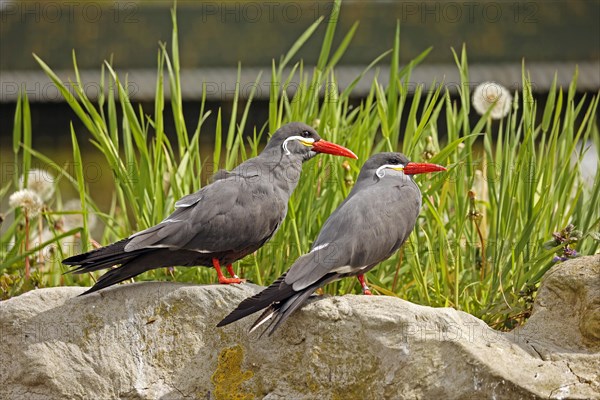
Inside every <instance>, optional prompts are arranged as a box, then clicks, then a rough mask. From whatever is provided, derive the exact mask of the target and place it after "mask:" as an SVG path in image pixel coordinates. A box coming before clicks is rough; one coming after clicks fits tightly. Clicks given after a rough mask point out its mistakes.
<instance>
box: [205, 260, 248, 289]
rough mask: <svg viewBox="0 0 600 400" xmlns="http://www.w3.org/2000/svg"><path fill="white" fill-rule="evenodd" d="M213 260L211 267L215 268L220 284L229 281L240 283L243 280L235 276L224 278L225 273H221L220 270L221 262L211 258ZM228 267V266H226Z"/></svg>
mask: <svg viewBox="0 0 600 400" xmlns="http://www.w3.org/2000/svg"><path fill="white" fill-rule="evenodd" d="M212 262H213V267H215V269H216V270H217V276H218V277H219V283H222V284H225V285H227V284H230V283H242V282H243V280H242V279H240V278H237V277H234V278H225V275H223V272H222V271H221V264H219V260H217V259H216V258H213V259H212ZM227 269H229V266H228V268H227ZM232 270H233V268H232Z"/></svg>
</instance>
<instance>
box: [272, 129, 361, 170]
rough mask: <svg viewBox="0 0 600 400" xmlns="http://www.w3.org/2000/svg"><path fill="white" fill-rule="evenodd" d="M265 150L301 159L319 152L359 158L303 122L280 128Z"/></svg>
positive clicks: (306, 158) (303, 159)
mask: <svg viewBox="0 0 600 400" xmlns="http://www.w3.org/2000/svg"><path fill="white" fill-rule="evenodd" d="M265 151H269V152H277V153H280V154H281V155H282V157H291V158H296V159H299V160H301V161H306V160H309V159H311V158H312V157H314V156H316V155H317V154H319V153H327V154H333V155H336V156H344V157H350V158H357V157H356V155H355V154H354V153H353V152H352V151H350V150H348V149H346V148H345V147H342V146H339V145H337V144H334V143H330V142H327V141H326V140H323V139H321V136H319V134H318V133H317V131H316V130H315V129H314V128H312V127H311V126H308V125H306V124H304V123H302V122H291V123H289V124H286V125H284V126H282V127H281V128H279V129H278V130H277V131H276V132H275V133H273V135H272V136H271V139H269V143H267V147H265Z"/></svg>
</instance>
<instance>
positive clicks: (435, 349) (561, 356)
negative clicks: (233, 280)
mask: <svg viewBox="0 0 600 400" xmlns="http://www.w3.org/2000/svg"><path fill="white" fill-rule="evenodd" d="M599 269H600V256H596V257H585V258H580V259H577V260H573V261H569V262H565V263H562V264H560V265H557V266H555V267H554V268H553V269H552V270H550V271H549V272H548V274H547V276H546V277H545V279H544V283H543V286H542V287H541V289H540V291H539V295H538V298H537V302H536V305H535V309H534V314H533V315H532V317H531V319H530V321H529V322H528V323H527V324H526V325H525V326H524V327H522V328H521V329H518V330H515V331H514V332H511V333H499V332H496V331H494V330H492V329H490V328H489V327H488V326H487V325H486V324H485V323H483V322H482V321H480V320H478V319H477V318H475V317H473V316H471V315H468V314H466V313H463V312H460V311H456V310H453V309H448V308H437V309H435V308H430V307H423V306H418V305H414V304H411V303H409V302H406V301H403V300H400V299H397V298H392V297H385V296H352V295H349V296H343V297H327V298H321V299H318V300H315V301H312V302H311V303H310V304H309V305H307V306H306V307H304V308H303V309H302V310H300V311H299V312H298V313H297V314H296V315H295V316H294V317H292V318H290V320H289V321H288V322H287V323H285V324H284V325H283V326H282V328H280V330H278V331H277V332H276V333H275V334H274V335H273V336H272V337H265V338H262V339H259V338H258V336H257V335H256V334H250V335H248V334H247V329H248V327H249V325H250V323H251V322H252V321H253V318H247V320H243V321H241V322H239V323H235V324H232V325H229V326H227V327H225V328H223V329H218V328H215V325H216V323H217V322H218V321H219V320H220V319H221V318H223V317H224V316H225V315H226V314H227V313H228V312H229V311H230V310H231V309H233V308H234V307H235V305H236V304H237V303H238V302H239V301H241V300H242V299H244V298H245V297H247V296H250V295H252V294H254V293H256V292H257V291H258V290H259V289H260V288H259V287H257V286H254V285H249V284H244V285H236V286H217V285H209V286H199V285H188V284H177V283H139V284H128V285H122V286H118V287H115V288H111V289H108V290H105V291H104V292H101V293H100V294H94V295H91V296H86V297H76V296H77V295H78V294H80V293H82V292H83V291H84V290H85V289H84V288H76V287H63V288H53V289H42V290H36V291H32V292H29V293H26V294H24V295H22V296H19V297H16V298H13V299H10V300H7V301H4V302H2V303H0V357H1V363H0V382H2V385H0V398H2V399H27V400H31V399H67V398H68V399H116V398H121V399H186V398H187V399H194V398H198V399H253V398H266V399H314V398H317V397H318V398H320V399H361V398H370V399H384V398H389V399H487V398H494V399H537V398H546V399H547V398H551V399H567V398H569V399H589V398H596V399H597V398H600V385H599V382H600V372H599V371H600V354H599V353H598V351H599V349H600V339H599V330H598V323H599V313H600V311H599V309H600V307H599V304H600V293H599V292H598V291H599V290H600V282H599V279H600V274H599V272H600V271H599Z"/></svg>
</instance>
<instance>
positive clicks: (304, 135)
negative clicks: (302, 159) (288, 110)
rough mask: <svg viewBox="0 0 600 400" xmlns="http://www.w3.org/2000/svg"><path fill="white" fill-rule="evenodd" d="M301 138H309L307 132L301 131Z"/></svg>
mask: <svg viewBox="0 0 600 400" xmlns="http://www.w3.org/2000/svg"><path fill="white" fill-rule="evenodd" d="M302 137H305V138H307V137H310V132H309V131H302Z"/></svg>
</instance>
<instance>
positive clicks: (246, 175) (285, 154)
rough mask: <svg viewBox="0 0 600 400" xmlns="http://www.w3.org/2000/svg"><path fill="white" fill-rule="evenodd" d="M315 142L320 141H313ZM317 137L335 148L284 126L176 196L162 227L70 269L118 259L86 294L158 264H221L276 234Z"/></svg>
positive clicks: (85, 257)
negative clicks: (253, 153)
mask: <svg viewBox="0 0 600 400" xmlns="http://www.w3.org/2000/svg"><path fill="white" fill-rule="evenodd" d="M298 138H303V139H302V140H307V141H309V142H308V144H306V143H305V142H302V140H297V139H298ZM310 141H312V142H314V143H315V145H314V146H310V143H312V142H310ZM317 142H320V143H326V144H327V145H328V146H335V145H332V144H330V143H328V142H326V141H324V140H321V138H320V137H319V135H318V134H317V132H316V131H315V130H314V129H313V128H311V127H309V126H308V125H305V124H302V123H290V124H287V125H285V126H283V127H281V128H280V129H279V130H277V131H276V132H275V133H274V134H273V135H272V137H271V139H270V140H269V142H268V143H267V146H266V147H265V149H264V150H263V151H262V152H261V153H260V154H259V155H258V156H257V157H255V158H252V159H249V160H247V161H245V162H243V163H242V164H240V165H238V166H237V167H236V168H235V169H233V170H232V171H221V172H219V173H217V175H216V176H215V179H214V181H213V182H212V183H211V184H209V185H207V186H205V187H203V188H202V189H200V190H199V191H197V192H196V193H193V194H190V195H188V196H185V197H183V198H182V199H180V200H179V201H177V202H176V203H175V211H174V212H173V213H172V214H171V215H169V216H168V217H167V218H166V219H165V220H163V221H162V222H161V223H159V224H158V225H155V226H153V227H150V228H148V229H146V230H143V231H141V232H138V233H135V234H133V235H131V236H130V237H128V238H127V239H124V240H121V241H119V242H116V243H114V244H112V245H109V246H106V247H103V248H100V249H97V250H94V251H91V252H88V253H85V254H80V255H77V256H73V257H69V258H67V259H65V260H64V261H63V263H64V264H67V265H79V267H77V268H75V269H74V270H72V271H70V272H74V273H78V274H80V273H85V272H91V271H96V270H99V269H104V268H109V267H111V266H113V265H116V264H121V266H120V267H118V268H115V269H112V270H110V271H108V272H107V273H106V274H104V275H103V276H102V277H101V278H100V279H99V280H98V282H97V283H96V284H95V285H94V286H93V287H92V288H91V289H90V290H88V291H87V292H85V293H84V294H87V293H92V292H95V291H97V290H99V289H102V288H105V287H107V286H110V285H113V284H115V283H118V282H121V281H123V280H125V279H129V278H132V277H134V276H136V275H138V274H141V273H142V272H145V271H148V270H151V269H154V268H160V267H167V266H175V265H177V266H196V265H203V266H212V265H213V263H212V260H213V258H214V259H217V260H218V261H219V263H220V264H221V265H227V264H231V263H233V262H235V261H237V260H239V259H241V258H243V257H245V256H246V255H248V254H250V253H252V252H254V251H256V250H257V249H259V248H260V247H261V246H262V245H263V244H264V243H265V242H266V241H268V240H269V239H270V238H271V237H272V236H273V235H274V234H275V232H276V231H277V229H278V227H279V225H280V224H281V222H282V221H283V219H284V218H285V215H286V212H287V204H288V200H289V198H290V196H291V194H292V192H293V191H294V189H295V187H296V185H297V183H298V179H299V177H300V173H301V170H302V163H303V162H304V161H306V160H308V159H310V158H312V157H313V156H315V155H316V154H318V153H317V151H316V149H317V146H316V143H317ZM337 147H339V146H337ZM339 149H343V150H345V151H346V152H347V153H344V154H341V153H333V152H332V154H339V155H347V156H354V154H353V153H352V152H350V151H349V150H347V149H344V148H342V147H339ZM339 149H336V151H339ZM322 151H323V152H330V151H325V150H322ZM354 157H356V156H354Z"/></svg>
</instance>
